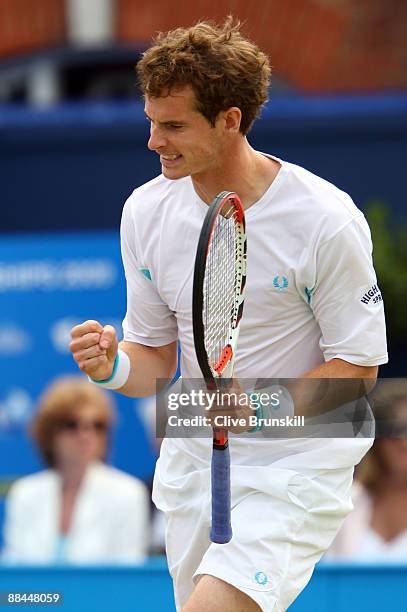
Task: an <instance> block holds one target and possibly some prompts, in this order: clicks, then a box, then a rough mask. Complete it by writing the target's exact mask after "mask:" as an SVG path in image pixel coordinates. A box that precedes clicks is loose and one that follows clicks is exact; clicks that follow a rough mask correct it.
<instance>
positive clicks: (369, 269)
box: [121, 158, 387, 467]
mask: <svg viewBox="0 0 407 612" xmlns="http://www.w3.org/2000/svg"><path fill="white" fill-rule="evenodd" d="M274 159H277V158H274ZM278 161H279V162H280V163H281V168H280V170H279V172H278V174H277V177H276V178H275V180H274V181H273V183H272V184H271V186H270V187H269V189H268V190H267V191H266V192H265V193H264V194H263V196H262V197H261V198H260V200H258V201H257V202H256V203H255V204H253V205H252V206H251V207H250V208H249V209H248V210H247V211H246V228H247V243H248V247H247V252H248V261H247V282H246V298H245V306H244V315H243V318H242V322H241V326H240V327H241V329H240V335H239V342H238V348H237V353H236V362H235V375H236V376H237V377H239V378H261V377H264V378H275V377H281V378H284V377H286V378H289V377H296V376H301V374H303V373H304V372H306V371H307V370H310V369H311V368H313V367H315V366H317V365H319V364H321V363H323V362H324V361H329V360H331V359H333V358H335V357H338V358H341V359H344V360H346V361H348V362H350V363H353V364H357V365H362V366H373V365H379V364H383V363H386V361H387V353H386V336H385V324H384V311H383V302H382V301H381V296H380V291H379V290H378V288H377V281H376V275H375V272H374V270H373V266H372V259H371V251H372V245H371V239H370V231H369V228H368V225H367V223H366V220H365V218H364V216H363V214H362V213H361V211H359V210H358V209H357V208H356V206H355V205H354V203H353V202H352V200H351V198H350V197H349V196H348V195H347V194H346V193H344V192H343V191H340V190H339V189H338V188H336V187H335V186H333V185H332V184H330V183H329V182H327V181H325V180H323V179H321V178H319V177H317V176H315V175H314V174H312V173H310V172H308V171H307V170H304V169H303V168H300V167H299V166H296V165H294V164H291V163H287V162H283V161H281V160H278ZM227 187H228V186H227V185H225V189H227ZM207 210H208V207H207V205H206V204H205V203H204V202H203V201H202V200H201V199H200V198H199V197H198V195H197V194H196V192H195V190H194V188H193V184H192V180H191V178H190V177H185V178H182V179H178V180H175V181H171V180H169V179H166V178H165V177H164V176H162V175H160V176H158V177H157V178H155V179H153V180H152V181H150V182H148V183H146V184H145V185H143V186H141V187H139V188H138V189H136V190H135V191H134V192H133V194H132V195H131V196H130V197H129V199H128V200H127V202H126V204H125V207H124V211H123V218H122V227H121V239H122V256H123V262H124V267H125V273H126V279H127V314H126V317H125V319H124V322H123V330H124V339H125V340H127V341H131V342H138V343H141V344H145V345H148V346H162V345H165V344H169V343H170V342H172V341H174V340H176V339H178V340H179V342H180V346H181V373H182V376H183V377H185V378H199V377H200V376H201V372H200V369H199V366H198V363H197V360H196V356H195V351H194V342H193V330H192V282H193V270H194V262H195V254H196V247H197V243H198V238H199V233H200V230H201V226H202V223H203V220H204V217H205V214H206V212H207ZM257 444H258V446H256V448H257V449H258V450H257V451H256V457H257V459H258V460H259V462H261V463H262V464H264V463H263V461H264V460H266V461H268V462H270V463H271V462H275V461H279V462H281V461H282V462H283V463H284V466H286V467H290V466H291V467H296V466H297V465H299V466H304V461H305V462H306V464H307V465H309V466H313V467H346V466H349V465H352V464H354V463H357V462H358V461H359V460H360V458H361V456H363V454H364V452H366V450H367V448H368V447H369V446H370V444H371V441H370V440H366V439H355V440H353V439H349V438H347V439H342V440H338V439H334V440H332V439H312V440H311V439H308V440H306V439H305V440H302V439H301V440H299V439H296V440H258V442H257ZM168 445H176V446H178V448H181V449H183V451H184V452H188V453H189V454H191V457H192V458H193V459H194V460H196V461H197V462H198V463H199V464H201V462H202V459H203V460H204V462H205V463H206V461H209V458H210V449H211V440H208V439H205V440H197V439H194V440H181V439H178V440H171V441H170V440H167V441H166V444H165V445H164V452H165V448H166V447H167V446H168ZM250 447H251V445H250V440H248V439H245V440H242V439H236V438H233V436H232V440H231V449H233V448H234V449H235V450H234V451H233V450H231V455H232V461H235V462H237V463H240V462H245V461H253V458H252V456H253V453H251V452H250V450H248V448H250ZM262 447H264V449H263V450H261V448H262ZM263 455H264V458H263V459H261V456H263Z"/></svg>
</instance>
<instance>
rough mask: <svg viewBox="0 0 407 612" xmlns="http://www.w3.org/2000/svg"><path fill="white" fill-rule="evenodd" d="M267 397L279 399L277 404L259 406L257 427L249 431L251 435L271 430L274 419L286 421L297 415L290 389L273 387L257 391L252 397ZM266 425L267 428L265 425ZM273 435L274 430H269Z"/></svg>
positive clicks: (279, 386) (278, 386)
mask: <svg viewBox="0 0 407 612" xmlns="http://www.w3.org/2000/svg"><path fill="white" fill-rule="evenodd" d="M263 394H264V395H267V396H268V397H269V398H271V397H274V398H278V403H277V404H274V403H273V404H271V403H268V404H259V405H258V407H257V409H256V426H255V427H253V428H252V429H250V430H249V433H256V432H257V431H263V433H264V435H266V433H265V429H266V430H267V429H268V428H269V424H270V423H272V419H284V418H288V419H289V418H291V417H293V416H294V414H295V407H294V402H293V399H292V397H291V394H290V392H289V391H288V389H286V388H285V387H283V386H281V385H272V386H271V387H268V388H267V389H260V390H256V392H255V393H252V394H251V396H252V395H253V396H257V397H259V396H261V395H263ZM265 424H266V428H264V425H265ZM269 432H270V433H271V432H272V430H271V429H269Z"/></svg>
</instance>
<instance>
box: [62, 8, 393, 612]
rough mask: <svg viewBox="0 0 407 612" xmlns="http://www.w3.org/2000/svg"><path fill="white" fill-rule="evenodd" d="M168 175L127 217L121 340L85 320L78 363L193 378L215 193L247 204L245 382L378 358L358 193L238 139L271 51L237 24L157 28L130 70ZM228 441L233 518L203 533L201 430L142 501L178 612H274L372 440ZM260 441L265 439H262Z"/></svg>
mask: <svg viewBox="0 0 407 612" xmlns="http://www.w3.org/2000/svg"><path fill="white" fill-rule="evenodd" d="M138 74H139V78H140V83H141V86H142V89H143V92H144V98H145V113H146V117H147V120H148V121H149V122H150V129H151V135H150V139H149V142H148V147H149V149H150V150H151V151H153V152H155V153H157V154H158V155H159V156H160V162H161V167H162V174H161V175H160V176H158V177H157V178H155V179H153V180H152V181H150V182H148V183H146V184H145V185H143V186H141V187H139V188H138V189H136V190H135V191H134V192H133V194H132V195H131V196H130V197H129V199H128V201H127V202H126V204H125V207H124V211H123V219H122V225H121V241H122V256H123V262H124V267H125V273H126V280H127V313H126V317H125V319H124V322H123V332H124V340H123V341H122V342H121V343H120V346H119V345H118V340H117V335H116V331H115V330H114V328H113V327H111V326H109V325H106V326H102V325H101V324H100V323H99V322H97V321H86V322H85V323H83V324H81V325H78V326H76V327H75V328H73V330H72V343H71V350H72V353H73V356H74V359H75V361H76V362H77V364H78V366H79V368H80V369H81V370H82V371H83V372H84V373H86V374H87V375H88V376H89V377H91V378H92V379H93V380H95V381H97V384H101V385H103V386H105V387H108V388H113V389H116V390H118V391H119V392H120V393H123V394H124V395H128V396H134V397H140V396H146V395H151V394H154V393H155V380H156V378H171V377H172V376H173V375H174V372H175V370H176V363H177V342H178V341H179V342H180V345H181V372H182V375H183V376H184V377H187V378H199V377H200V370H199V366H198V363H197V361H196V357H195V353H194V343H193V334H192V313H191V299H192V280H193V267H194V258H195V252H196V247H197V242H198V237H199V233H200V229H201V226H202V222H203V219H204V216H205V213H206V211H207V206H208V204H209V203H210V201H211V200H212V199H213V198H214V196H215V195H216V194H217V193H219V192H220V191H224V190H229V191H235V192H237V193H238V194H239V196H240V198H241V200H242V202H243V204H244V208H245V211H246V224H247V235H248V245H249V246H248V265H247V287H246V301H245V312H244V316H243V319H242V323H241V331H240V337H239V346H238V352H237V359H236V366H235V373H236V376H237V377H238V378H258V377H264V378H270V377H300V376H304V375H305V376H307V377H315V378H341V377H344V378H363V379H366V380H371V381H374V380H375V378H376V376H377V369H378V365H380V364H383V363H385V362H386V361H387V353H386V339H385V325H384V314H383V303H382V301H381V296H380V291H379V289H378V287H377V281H376V276H375V272H374V270H373V267H372V259H371V251H372V246H371V240H370V233H369V229H368V226H367V224H366V221H365V219H364V216H363V214H362V213H361V212H360V211H359V210H358V209H357V208H356V206H355V204H354V203H353V202H352V200H351V198H350V197H349V196H348V195H347V194H346V193H344V192H343V191H340V190H339V189H337V188H336V187H335V186H333V185H332V184H330V183H328V182H327V181H325V180H323V179H321V178H319V177H317V176H315V175H314V174H311V173H310V172H308V171H307V170H304V169H303V168H300V167H298V166H296V165H294V164H291V163H288V162H286V161H282V160H280V159H278V158H276V157H274V156H272V155H270V154H268V153H262V152H259V151H256V150H254V149H253V148H252V147H251V146H250V144H249V142H248V140H247V134H248V132H249V130H250V128H251V126H252V124H253V122H254V121H255V119H256V118H257V117H258V115H259V113H260V110H261V107H262V105H263V104H264V103H265V102H266V100H267V96H268V88H269V80H270V67H269V62H268V59H267V57H266V56H265V55H264V54H263V53H262V52H261V51H260V50H259V49H258V48H257V47H256V46H255V45H254V44H252V43H251V42H250V41H249V40H247V39H246V38H244V37H243V35H242V34H241V32H240V30H239V24H235V23H233V21H232V20H231V19H228V20H227V21H226V22H225V24H224V25H223V26H219V27H218V26H216V25H213V24H210V23H206V22H201V23H199V24H197V25H195V26H193V27H191V28H186V29H184V28H178V29H176V30H174V31H171V32H168V33H166V34H163V35H159V36H158V37H157V38H156V40H155V41H154V44H153V45H152V47H151V48H150V49H148V51H146V53H144V56H143V57H142V59H141V61H140V62H139V64H138ZM253 436H255V437H256V439H254V437H253V441H252V442H250V437H247V434H246V437H245V438H244V439H242V438H241V437H239V436H235V437H232V438H231V440H230V453H231V463H232V465H231V479H232V526H233V533H234V536H233V538H232V540H231V541H230V542H229V543H228V544H224V545H219V544H214V543H211V542H210V539H209V527H210V518H211V511H210V469H209V467H210V458H211V453H212V440H211V439H210V438H207V439H166V440H164V442H163V445H162V450H161V456H160V458H159V460H158V463H157V468H156V474H155V482H154V491H153V497H154V501H155V503H156V505H157V506H158V507H159V508H161V509H162V510H163V511H164V512H165V513H166V519H167V522H166V542H167V554H168V564H169V569H170V572H171V575H172V577H173V580H174V588H175V599H176V605H177V610H182V611H183V612H202V611H204V610H205V611H206V610H210V611H211V612H217V611H222V612H232V611H233V612H238V611H243V610H244V611H245V612H251V611H253V612H254V611H258V610H263V611H267V612H271V611H278V612H282V611H283V610H286V609H287V607H288V606H289V605H290V604H291V603H292V602H293V600H294V599H295V597H296V596H297V595H298V594H299V593H300V592H301V590H302V589H303V588H304V586H305V585H306V583H307V582H308V580H309V579H310V576H311V574H312V571H313V568H314V565H315V563H316V562H317V561H318V560H319V558H320V557H321V555H322V554H323V552H324V551H325V550H326V549H327V548H328V546H329V545H330V543H331V542H332V540H333V538H334V536H335V534H336V532H337V530H338V528H339V527H340V525H341V523H342V521H343V519H344V517H345V516H346V515H347V514H348V512H349V511H350V510H351V507H352V506H351V501H350V488H351V483H352V474H353V468H354V465H355V464H357V463H358V462H359V461H360V459H361V458H362V456H363V455H364V454H365V452H366V451H367V450H368V448H369V446H370V445H371V440H370V439H365V438H362V437H357V436H356V437H354V438H331V439H328V438H325V439H324V438H316V439H310V438H304V439H286V440H284V439H273V440H270V439H266V438H261V439H258V437H259V432H257V433H255V434H253ZM260 437H261V432H260Z"/></svg>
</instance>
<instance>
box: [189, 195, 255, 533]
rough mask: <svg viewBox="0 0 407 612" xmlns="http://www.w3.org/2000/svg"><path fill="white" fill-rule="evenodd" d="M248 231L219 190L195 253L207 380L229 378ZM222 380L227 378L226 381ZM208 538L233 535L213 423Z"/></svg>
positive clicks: (221, 441) (198, 334)
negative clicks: (210, 519)
mask: <svg viewBox="0 0 407 612" xmlns="http://www.w3.org/2000/svg"><path fill="white" fill-rule="evenodd" d="M245 282H246V232H245V218H244V210H243V206H242V203H241V201H240V199H239V197H238V196H237V195H236V193H233V192H229V191H223V192H222V193H219V194H218V195H217V196H216V197H215V199H214V200H213V202H212V203H211V204H210V206H209V209H208V212H207V214H206V217H205V219H204V222H203V225H202V229H201V234H200V237H199V242H198V248H197V252H196V259H195V270H194V284H193V298H192V316H193V330H194V343H195V352H196V356H197V359H198V363H199V366H200V368H201V371H202V375H203V377H204V379H205V381H206V383H207V386H208V387H209V388H212V389H216V388H217V387H219V386H222V382H221V381H220V380H219V379H221V378H231V377H232V375H233V365H234V360H235V353H236V345H237V339H238V335H239V323H240V320H241V318H242V313H243V303H244V289H245ZM224 382H226V381H224ZM211 479H212V529H211V534H210V537H211V540H212V542H216V543H218V544H225V543H226V542H229V541H230V539H231V537H232V527H231V520H230V517H231V495H230V455H229V447H228V432H227V429H220V428H214V429H213V451H212V467H211Z"/></svg>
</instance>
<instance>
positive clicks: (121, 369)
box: [88, 349, 131, 389]
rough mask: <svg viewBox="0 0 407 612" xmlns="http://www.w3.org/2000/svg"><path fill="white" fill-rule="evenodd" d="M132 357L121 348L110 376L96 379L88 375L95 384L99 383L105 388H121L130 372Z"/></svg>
mask: <svg viewBox="0 0 407 612" xmlns="http://www.w3.org/2000/svg"><path fill="white" fill-rule="evenodd" d="M130 367H131V363H130V358H129V356H128V354H127V353H126V352H125V351H122V350H121V349H119V350H118V351H117V355H116V359H115V360H114V364H113V371H112V374H111V376H109V378H105V379H104V380H95V379H94V378H91V377H90V376H88V380H89V382H91V383H94V384H95V385H99V386H100V387H103V388H104V389H120V387H123V385H125V384H126V382H127V379H128V378H129V374H130Z"/></svg>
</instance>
